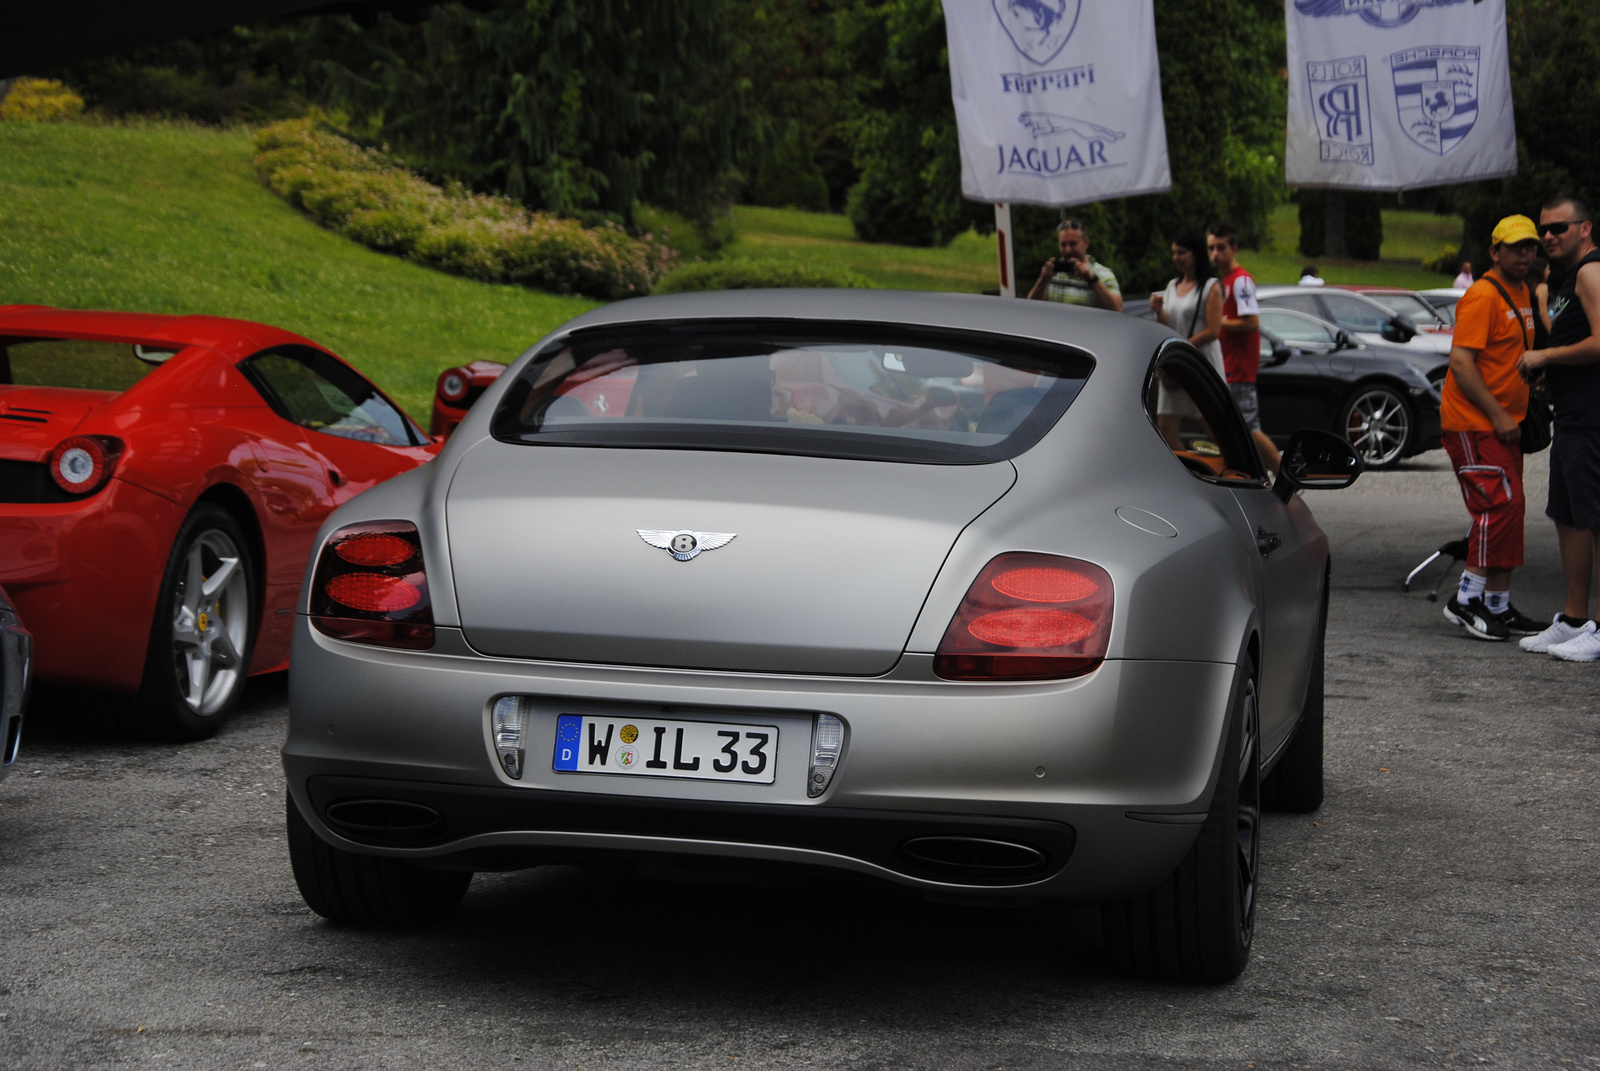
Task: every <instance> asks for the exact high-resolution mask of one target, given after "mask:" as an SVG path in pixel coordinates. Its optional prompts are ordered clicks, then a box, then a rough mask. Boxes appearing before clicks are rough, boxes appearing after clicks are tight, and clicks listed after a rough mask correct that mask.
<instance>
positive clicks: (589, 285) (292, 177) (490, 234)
mask: <svg viewBox="0 0 1600 1071" xmlns="http://www.w3.org/2000/svg"><path fill="white" fill-rule="evenodd" d="M255 147H256V157H255V166H256V170H257V172H258V173H259V174H260V175H261V178H262V181H264V182H265V183H266V184H267V187H268V188H269V189H271V190H272V191H273V192H274V193H277V194H278V195H279V196H280V197H283V198H284V199H286V200H287V201H289V203H290V204H293V205H295V206H296V207H298V208H301V209H303V210H304V211H306V212H307V213H309V214H310V215H311V216H313V217H314V218H315V219H317V220H318V221H319V222H320V223H322V224H323V225H324V226H326V227H328V228H330V229H331V230H334V231H337V232H339V233H340V234H343V235H345V236H346V237H348V238H350V239H352V240H354V241H357V242H360V243H361V244H362V245H366V246H369V247H371V248H373V249H377V250H381V251H382V252H386V253H395V254H398V255H400V256H404V257H408V258H409V259H411V260H414V261H416V262H417V263H419V264H425V265H427V266H429V267H432V268H437V269H439V270H440V271H446V272H450V273H452V274H455V275H464V276H466V277H468V278H470V279H478V280H481V281H483V282H510V283H518V284H521V285H523V286H529V287H534V288H537V289H540V290H549V291H553V292H555V293H559V294H588V295H590V296H592V297H598V298H604V299H608V300H614V299H616V298H624V297H631V296H636V295H639V294H648V293H649V292H650V290H651V289H652V288H653V287H654V286H655V284H656V282H657V280H659V279H660V278H661V276H662V275H663V274H664V273H665V272H666V270H667V269H668V268H670V267H671V266H672V264H673V263H674V262H675V261H676V260H677V256H676V255H675V254H674V253H673V251H672V250H671V249H669V248H668V247H667V246H666V245H663V244H661V243H659V242H656V241H640V240H638V239H635V238H633V237H631V236H629V235H628V233H627V232H626V231H624V230H623V229H622V228H621V227H618V226H617V225H615V224H604V225H601V226H597V227H590V228H586V227H584V226H583V225H582V224H581V223H579V222H578V221H576V220H571V219H561V218H558V217H556V216H552V215H550V214H548V213H543V212H530V211H528V210H527V209H525V208H523V207H522V206H521V205H519V204H517V203H516V202H514V201H510V200H507V199H505V198H502V197H489V196H486V195H484V194H476V193H472V192H470V191H468V190H466V189H464V188H463V187H462V186H461V185H460V184H458V183H452V184H451V185H449V186H447V187H442V188H441V187H439V186H434V185H432V184H431V183H428V182H425V181H423V180H422V179H420V178H418V177H417V176H416V175H414V174H412V173H411V172H410V171H408V170H406V169H405V167H404V166H403V165H402V164H401V163H400V162H399V161H398V160H395V159H393V158H392V157H390V156H387V155H386V154H384V153H381V152H378V151H376V150H374V149H363V148H361V147H360V146H358V145H356V144H355V143H354V142H351V141H349V140H348V139H346V138H343V137H340V136H339V135H338V134H336V133H334V132H332V131H330V130H328V129H326V128H324V127H322V126H321V125H319V124H318V123H317V122H316V121H315V120H312V119H293V120H289V121H286V122H282V123H275V124H273V125H272V126H268V127H264V128H262V130H261V131H260V132H259V133H257V134H256V139H255Z"/></svg>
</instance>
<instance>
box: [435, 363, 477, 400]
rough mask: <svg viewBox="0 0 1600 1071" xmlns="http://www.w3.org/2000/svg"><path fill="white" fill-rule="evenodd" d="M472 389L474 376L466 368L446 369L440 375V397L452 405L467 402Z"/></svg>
mask: <svg viewBox="0 0 1600 1071" xmlns="http://www.w3.org/2000/svg"><path fill="white" fill-rule="evenodd" d="M471 389H472V376H471V375H470V374H469V373H468V372H467V370H466V369H465V368H446V369H445V370H444V371H443V372H440V373H439V397H440V398H442V399H444V400H445V401H447V402H449V403H450V404H451V405H460V404H461V403H462V402H464V401H466V400H467V391H469V390H471Z"/></svg>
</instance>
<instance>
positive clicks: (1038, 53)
mask: <svg viewBox="0 0 1600 1071" xmlns="http://www.w3.org/2000/svg"><path fill="white" fill-rule="evenodd" d="M991 3H993V4H994V13H995V15H997V16H998V17H999V19H1000V25H1001V26H1003V27H1004V28H1005V31H1006V36H1008V37H1010V38H1011V43H1012V44H1013V45H1014V46H1016V49H1017V51H1018V52H1020V53H1022V54H1023V55H1024V56H1026V57H1027V58H1028V59H1030V60H1032V61H1033V62H1035V63H1037V64H1040V65H1041V66H1042V65H1044V64H1046V63H1049V62H1050V61H1051V60H1053V59H1055V58H1056V53H1057V52H1060V51H1061V50H1062V49H1063V48H1065V47H1066V45H1067V39H1068V38H1070V37H1071V36H1072V31H1073V29H1074V27H1076V26H1077V25H1078V11H1079V9H1080V6H1081V4H1082V0H991Z"/></svg>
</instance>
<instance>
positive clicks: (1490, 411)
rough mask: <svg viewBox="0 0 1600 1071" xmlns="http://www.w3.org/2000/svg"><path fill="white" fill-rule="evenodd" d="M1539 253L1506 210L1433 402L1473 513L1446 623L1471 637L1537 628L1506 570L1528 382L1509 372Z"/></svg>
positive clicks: (1514, 548) (1523, 343)
mask: <svg viewBox="0 0 1600 1071" xmlns="http://www.w3.org/2000/svg"><path fill="white" fill-rule="evenodd" d="M1538 252H1539V235H1538V233H1537V232H1536V231H1535V230H1534V226H1533V220H1531V219H1529V218H1528V217H1527V216H1507V217H1506V218H1505V219H1503V220H1501V221H1500V223H1499V224H1498V225H1497V226H1496V227H1495V229H1494V233H1493V235H1491V236H1490V247H1489V257H1490V259H1491V260H1493V261H1494V267H1492V268H1490V269H1489V271H1488V272H1487V273H1486V274H1485V275H1484V276H1483V277H1482V278H1481V279H1479V280H1477V281H1476V282H1475V283H1473V284H1472V286H1471V287H1470V288H1469V289H1468V290H1467V292H1466V293H1465V294H1463V295H1462V297H1461V301H1460V302H1459V303H1457V305H1456V330H1455V345H1454V346H1453V347H1452V348H1451V350H1450V372H1449V374H1448V375H1447V376H1445V380H1444V390H1443V393H1442V396H1441V398H1440V402H1439V426H1440V427H1441V428H1442V429H1443V430H1444V448H1445V452H1446V453H1448V454H1449V455H1450V464H1451V466H1452V467H1454V469H1455V471H1456V480H1457V481H1458V482H1459V483H1460V484H1461V497H1462V498H1464V499H1465V500H1466V503H1467V512H1468V513H1470V514H1471V515H1472V533H1471V534H1470V535H1469V536H1468V538H1467V565H1466V571H1465V572H1463V573H1462V574H1461V586H1460V589H1459V590H1458V591H1457V592H1456V594H1455V595H1454V596H1452V597H1451V599H1450V601H1448V602H1447V603H1445V606H1444V616H1445V620H1447V621H1450V622H1452V623H1454V624H1457V625H1462V626H1465V628H1466V630H1467V632H1468V633H1469V634H1470V635H1473V636H1476V637H1477V638H1478V639H1480V640H1504V639H1507V638H1509V637H1510V636H1511V635H1512V634H1513V633H1516V634H1518V635H1522V636H1531V635H1535V634H1536V633H1538V632H1540V631H1541V630H1542V629H1543V627H1544V626H1542V625H1540V624H1539V623H1538V622H1537V621H1532V620H1529V619H1528V618H1527V617H1524V616H1523V615H1522V614H1521V613H1520V612H1518V611H1517V609H1516V608H1515V607H1513V606H1512V605H1511V570H1513V569H1515V568H1516V567H1517V566H1519V565H1521V564H1522V525H1523V514H1524V511H1525V508H1526V500H1525V499H1524V498H1523V494H1522V418H1523V417H1524V416H1526V415H1527V412H1528V384H1527V383H1526V382H1525V381H1524V380H1523V378H1522V375H1521V373H1520V372H1519V370H1518V368H1517V363H1518V362H1519V361H1520V360H1521V359H1522V354H1523V351H1525V350H1526V349H1527V348H1528V343H1529V341H1530V340H1531V339H1532V337H1533V297H1532V295H1531V294H1530V293H1529V291H1528V288H1527V285H1526V284H1525V283H1524V281H1523V280H1524V279H1526V278H1527V275H1528V269H1530V268H1531V267H1533V259H1534V257H1535V256H1536V255H1537V254H1538Z"/></svg>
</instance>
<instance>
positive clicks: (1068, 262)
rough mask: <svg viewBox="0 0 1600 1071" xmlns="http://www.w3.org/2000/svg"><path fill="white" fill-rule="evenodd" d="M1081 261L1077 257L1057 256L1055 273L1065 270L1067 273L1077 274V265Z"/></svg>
mask: <svg viewBox="0 0 1600 1071" xmlns="http://www.w3.org/2000/svg"><path fill="white" fill-rule="evenodd" d="M1081 263H1082V261H1080V260H1079V259H1078V258H1077V257H1057V258H1056V261H1055V264H1056V267H1055V270H1056V273H1057V274H1060V273H1061V272H1066V273H1067V274H1069V275H1077V274H1078V271H1079V267H1078V265H1080V264H1081Z"/></svg>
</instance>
